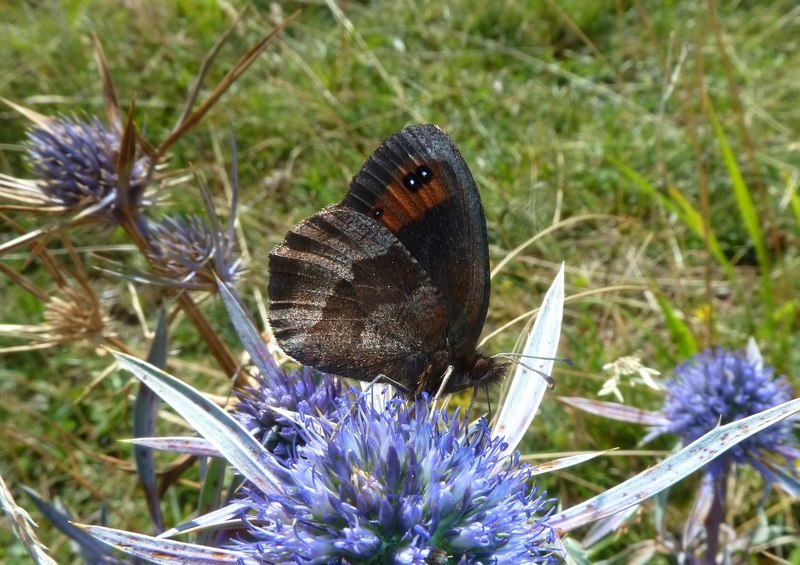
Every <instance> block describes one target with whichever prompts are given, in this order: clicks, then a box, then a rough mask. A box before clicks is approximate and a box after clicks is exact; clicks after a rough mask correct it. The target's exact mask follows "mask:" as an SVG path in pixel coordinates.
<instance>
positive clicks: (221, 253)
mask: <svg viewBox="0 0 800 565" xmlns="http://www.w3.org/2000/svg"><path fill="white" fill-rule="evenodd" d="M148 240H149V245H150V248H149V250H148V256H149V258H150V261H151V264H152V266H153V269H154V271H155V273H156V275H158V276H161V277H163V278H164V279H167V280H169V281H171V282H176V283H178V284H179V285H180V286H183V287H186V288H191V289H195V290H199V289H203V290H215V289H216V287H217V282H216V281H217V279H219V280H221V281H223V282H226V283H232V282H234V281H235V280H236V279H237V278H238V277H239V276H240V275H241V274H242V273H243V272H244V266H243V265H242V262H241V260H240V259H239V258H238V257H237V256H236V255H234V253H233V246H232V245H227V241H226V237H225V234H224V233H218V234H215V233H214V232H213V231H212V227H211V226H209V225H208V223H207V222H206V221H205V220H204V219H203V218H202V217H200V216H197V215H192V216H179V217H172V216H167V217H164V218H163V219H161V220H160V221H159V222H157V223H155V224H152V225H150V226H149V229H148Z"/></svg>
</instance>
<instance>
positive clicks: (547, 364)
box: [492, 264, 564, 452]
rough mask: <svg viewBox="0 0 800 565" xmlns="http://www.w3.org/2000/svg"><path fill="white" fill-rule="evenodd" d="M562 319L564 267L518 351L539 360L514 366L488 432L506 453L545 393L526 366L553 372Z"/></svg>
mask: <svg viewBox="0 0 800 565" xmlns="http://www.w3.org/2000/svg"><path fill="white" fill-rule="evenodd" d="M563 315H564V265H563V264H562V265H561V269H559V271H558V275H556V278H555V280H554V281H553V284H552V285H551V286H550V289H549V290H548V291H547V294H545V297H544V300H543V301H542V307H541V309H540V310H539V315H538V316H537V317H536V323H534V324H533V329H532V330H531V333H530V335H529V336H528V341H527V343H526V344H525V347H524V349H523V350H522V354H523V355H532V356H534V357H540V358H541V359H528V358H526V359H524V361H523V363H524V364H523V363H521V364H519V365H517V370H516V371H515V373H514V378H513V380H512V381H511V385H510V386H509V389H508V394H507V396H506V400H505V402H504V403H503V406H502V408H500V413H499V414H498V416H497V421H496V422H495V425H494V427H493V429H492V436H493V437H504V438H505V441H506V443H507V444H508V451H509V452H511V451H513V450H514V449H516V447H517V445H518V444H519V441H520V440H521V439H522V437H523V436H524V435H525V432H526V431H527V430H528V426H530V424H531V422H532V421H533V418H534V416H536V412H537V411H538V410H539V404H540V403H541V401H542V398H543V397H544V393H545V391H546V390H547V386H548V385H547V382H546V381H545V379H544V378H542V375H539V374H537V373H536V372H534V371H532V370H531V369H529V368H528V367H526V365H527V366H529V367H531V368H533V369H535V370H536V371H541V372H542V373H544V374H545V375H549V374H550V373H551V371H552V370H553V363H554V361H553V359H552V358H553V357H555V354H556V351H557V350H558V339H559V336H560V335H561V318H562V317H563Z"/></svg>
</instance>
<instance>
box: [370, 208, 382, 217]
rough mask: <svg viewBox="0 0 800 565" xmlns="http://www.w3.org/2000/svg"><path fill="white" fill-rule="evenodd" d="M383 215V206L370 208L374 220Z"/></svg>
mask: <svg viewBox="0 0 800 565" xmlns="http://www.w3.org/2000/svg"><path fill="white" fill-rule="evenodd" d="M381 216H383V208H373V209H372V217H373V218H375V219H376V220H377V219H378V218H380V217H381Z"/></svg>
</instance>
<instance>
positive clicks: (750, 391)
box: [660, 348, 792, 475]
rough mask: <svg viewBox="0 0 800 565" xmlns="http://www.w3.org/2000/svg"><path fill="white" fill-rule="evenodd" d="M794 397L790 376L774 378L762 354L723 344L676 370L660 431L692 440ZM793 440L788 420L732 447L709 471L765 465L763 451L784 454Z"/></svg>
mask: <svg viewBox="0 0 800 565" xmlns="http://www.w3.org/2000/svg"><path fill="white" fill-rule="evenodd" d="M791 398H792V394H791V390H790V389H789V386H788V384H787V383H786V380H785V379H784V378H783V377H775V369H774V368H772V367H764V366H763V364H762V362H761V359H760V356H759V357H758V358H754V357H753V356H752V355H749V354H748V353H746V352H733V351H728V350H725V349H722V348H717V349H715V350H705V351H703V352H701V353H698V354H697V355H695V356H694V357H692V358H691V359H689V360H688V361H687V362H685V363H683V364H681V365H679V366H678V367H677V368H676V369H675V374H674V377H673V379H672V381H671V382H670V383H669V385H668V392H667V399H666V402H665V404H664V408H663V413H664V416H666V418H667V419H668V420H669V424H667V425H666V426H664V427H663V428H662V429H661V430H660V431H661V432H662V433H672V434H676V435H679V436H681V437H682V438H683V443H684V445H688V444H689V443H691V442H693V441H695V440H696V439H697V438H699V437H700V436H702V435H703V434H705V433H707V432H709V431H710V430H712V429H713V428H715V427H716V426H717V425H718V424H728V423H730V422H733V421H736V420H739V419H741V418H745V417H747V416H751V415H753V414H755V413H757V412H761V411H762V410H766V409H767V408H771V407H773V406H777V405H778V404H781V403H783V402H787V401H788V400H790V399H791ZM791 442H792V422H791V421H789V420H786V421H783V422H780V423H778V424H776V425H774V426H772V427H770V428H767V429H766V430H764V431H762V432H759V433H758V434H756V435H754V436H752V437H751V438H749V439H747V440H745V441H743V442H741V443H739V444H738V445H736V446H735V447H733V448H731V449H730V450H729V451H728V452H727V453H726V454H725V455H723V456H721V457H719V458H717V459H716V460H715V461H713V462H712V463H711V464H710V467H709V471H710V472H711V473H712V474H713V475H717V474H719V473H720V472H721V471H722V470H723V469H725V468H726V467H728V466H730V465H731V464H732V463H736V464H743V463H750V464H753V465H754V466H755V467H756V468H757V469H759V470H761V469H762V467H761V465H759V461H760V460H761V459H762V458H763V456H764V455H766V454H769V453H779V454H782V453H781V452H782V448H783V447H784V446H786V447H789V446H790V444H791ZM788 453H789V452H788V451H787V452H786V454H788ZM786 454H783V455H786Z"/></svg>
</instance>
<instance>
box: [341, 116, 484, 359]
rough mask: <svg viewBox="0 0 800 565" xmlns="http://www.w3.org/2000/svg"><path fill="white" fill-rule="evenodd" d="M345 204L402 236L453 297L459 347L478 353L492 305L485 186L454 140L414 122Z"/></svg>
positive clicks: (453, 329) (359, 179)
mask: <svg viewBox="0 0 800 565" xmlns="http://www.w3.org/2000/svg"><path fill="white" fill-rule="evenodd" d="M341 205H343V206H347V207H350V208H353V209H354V210H358V211H359V212H362V213H364V214H367V215H368V216H370V217H372V218H373V219H375V220H376V221H378V222H379V223H381V224H382V225H383V226H385V227H387V228H388V229H389V230H390V231H391V232H392V233H394V234H395V235H396V236H397V238H398V239H399V240H400V242H401V243H402V244H403V245H404V246H405V248H406V249H408V251H409V252H410V253H411V255H412V256H413V257H414V258H415V259H416V260H417V262H418V263H419V264H420V266H421V267H422V269H423V270H424V271H425V272H426V273H428V275H429V276H430V278H431V280H432V281H433V283H434V284H435V285H436V287H437V288H438V289H439V291H440V294H441V296H442V298H443V299H444V301H445V304H446V308H447V312H448V316H449V320H450V325H449V333H450V339H451V345H453V346H454V348H455V349H457V350H471V351H474V349H475V347H476V345H477V342H478V338H479V337H480V333H481V330H482V328H483V323H484V321H485V319H486V311H487V309H488V306H489V256H488V242H487V235H486V220H485V219H484V214H483V206H482V204H481V200H480V195H479V194H478V188H477V186H476V185H475V181H474V180H473V178H472V174H471V173H470V171H469V168H468V167H467V164H466V163H465V162H464V159H463V157H462V156H461V153H459V151H458V148H456V146H455V144H454V143H453V141H452V140H451V139H450V137H449V136H448V135H447V134H446V133H445V132H443V131H442V130H441V129H439V128H438V127H436V126H434V125H430V124H428V125H417V126H410V127H408V128H406V129H404V130H402V131H400V132H398V133H396V134H395V135H393V136H392V137H390V138H389V139H387V140H386V141H384V142H383V144H382V145H381V146H380V147H379V148H378V149H377V150H376V151H375V152H374V153H373V154H372V155H371V156H370V158H369V159H367V161H366V163H365V164H364V166H363V168H362V169H361V171H360V172H359V173H358V174H357V175H356V176H355V178H354V179H353V181H352V183H351V185H350V191H349V192H348V194H347V196H346V197H345V199H344V200H343V201H342V203H341Z"/></svg>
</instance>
